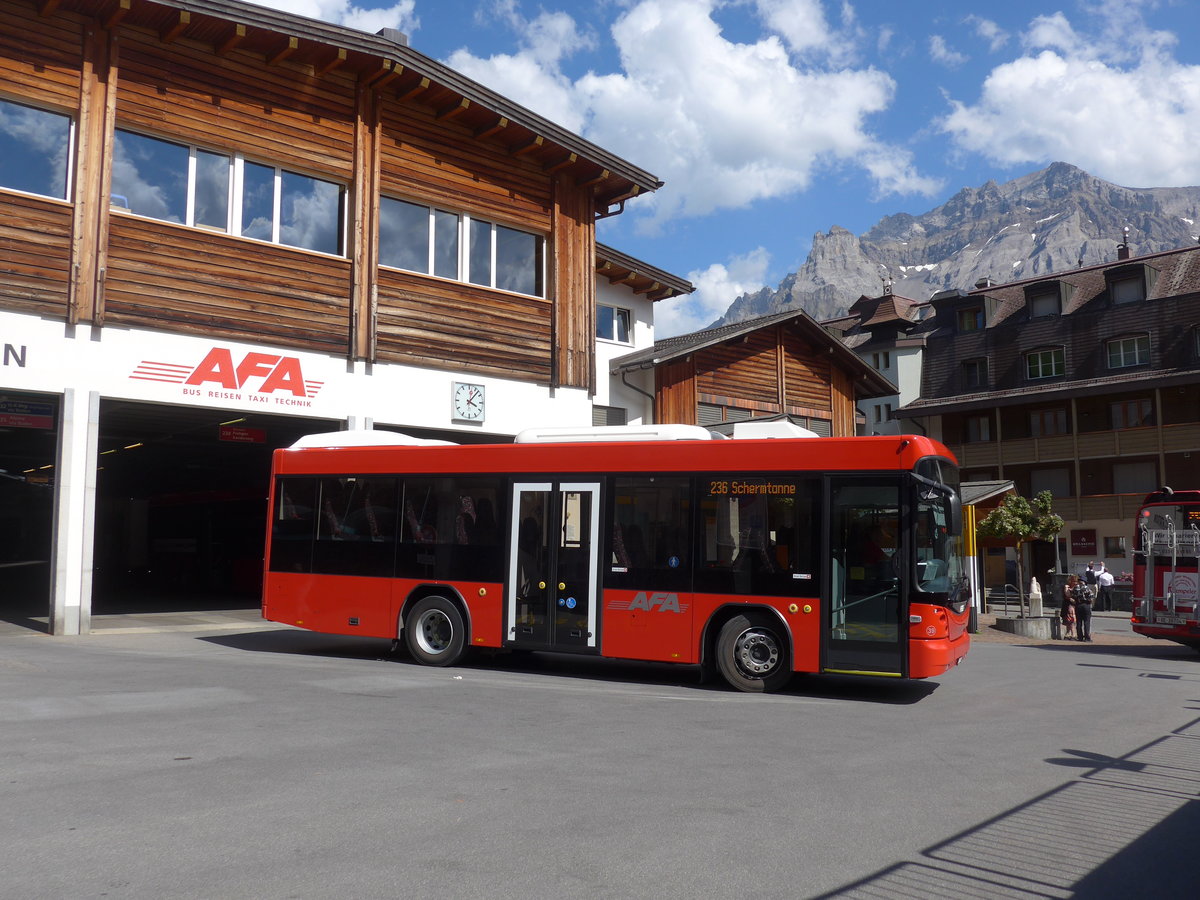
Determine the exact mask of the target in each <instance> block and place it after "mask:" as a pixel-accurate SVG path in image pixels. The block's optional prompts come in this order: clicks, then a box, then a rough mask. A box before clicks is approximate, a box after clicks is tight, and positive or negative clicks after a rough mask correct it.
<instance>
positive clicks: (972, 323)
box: [957, 306, 983, 331]
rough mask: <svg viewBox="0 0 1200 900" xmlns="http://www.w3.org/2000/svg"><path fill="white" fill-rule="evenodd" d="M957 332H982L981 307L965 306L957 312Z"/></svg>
mask: <svg viewBox="0 0 1200 900" xmlns="http://www.w3.org/2000/svg"><path fill="white" fill-rule="evenodd" d="M957 321H958V330H959V331H982V330H983V307H982V306H967V307H964V308H963V309H960V310H959V311H958V318H957Z"/></svg>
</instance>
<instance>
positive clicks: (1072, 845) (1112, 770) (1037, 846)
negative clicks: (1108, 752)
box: [818, 719, 1200, 900]
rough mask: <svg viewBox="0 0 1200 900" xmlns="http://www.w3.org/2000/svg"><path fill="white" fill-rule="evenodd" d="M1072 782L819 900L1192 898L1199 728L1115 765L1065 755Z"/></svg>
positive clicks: (1199, 823) (1198, 821)
mask: <svg viewBox="0 0 1200 900" xmlns="http://www.w3.org/2000/svg"><path fill="white" fill-rule="evenodd" d="M1063 753H1064V754H1065V755H1064V756H1062V757H1057V758H1053V759H1049V760H1046V762H1048V763H1050V764H1052V765H1058V766H1063V767H1065V768H1071V769H1081V770H1084V773H1083V774H1082V775H1081V776H1080V778H1079V779H1078V780H1075V781H1070V782H1068V783H1066V784H1064V785H1062V786H1061V787H1058V788H1055V789H1054V790H1051V791H1048V792H1047V793H1045V794H1043V795H1041V796H1040V797H1036V798H1034V799H1033V800H1030V801H1029V802H1027V803H1022V804H1021V805H1019V806H1016V807H1014V808H1013V809H1011V810H1009V811H1008V812H1005V813H1003V814H1002V815H999V816H996V817H995V818H993V819H990V820H988V821H986V822H983V823H982V824H980V825H977V826H976V827H974V828H971V829H969V830H967V831H964V832H962V833H960V834H958V835H956V836H954V837H952V838H950V839H949V840H947V841H944V842H942V843H938V844H934V845H933V846H932V847H929V848H928V849H926V850H925V851H923V853H922V857H923V859H922V860H921V861H920V862H901V863H897V864H896V865H893V866H889V867H888V868H886V869H883V870H882V871H880V872H878V873H876V874H875V875H872V876H871V877H869V878H864V879H862V880H861V881H857V882H855V883H853V884H850V885H847V886H846V887H844V888H841V889H840V890H838V891H835V892H833V893H829V894H822V895H821V896H820V898H818V900H823V898H834V897H837V898H856V897H861V898H868V897H871V898H875V897H899V896H912V897H917V896H920V897H922V898H940V897H947V898H949V897H989V898H992V897H999V898H1045V897H1082V898H1093V897H1094V898H1108V897H1113V898H1118V897H1119V898H1126V897H1192V896H1195V890H1196V880H1195V862H1194V858H1193V857H1192V856H1191V854H1190V852H1181V849H1182V848H1190V847H1191V846H1193V845H1194V842H1195V836H1196V834H1198V833H1200V801H1197V799H1196V797H1197V795H1198V793H1200V719H1196V720H1193V721H1191V722H1189V723H1188V724H1186V725H1184V726H1183V727H1181V728H1178V729H1176V730H1175V731H1173V732H1171V733H1170V734H1167V735H1165V736H1164V737H1162V738H1159V739H1158V740H1155V741H1151V742H1150V743H1148V744H1146V745H1144V746H1142V747H1139V748H1138V749H1136V750H1134V751H1132V752H1131V753H1128V754H1126V755H1125V756H1123V757H1120V758H1113V757H1109V756H1105V755H1103V754H1098V753H1092V752H1090V751H1087V750H1076V749H1064V750H1063Z"/></svg>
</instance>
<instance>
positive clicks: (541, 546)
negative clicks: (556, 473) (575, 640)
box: [513, 490, 551, 640]
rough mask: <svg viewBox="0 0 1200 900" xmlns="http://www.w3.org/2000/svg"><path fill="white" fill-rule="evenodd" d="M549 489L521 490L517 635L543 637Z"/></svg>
mask: <svg viewBox="0 0 1200 900" xmlns="http://www.w3.org/2000/svg"><path fill="white" fill-rule="evenodd" d="M550 496H551V494H550V491H548V490H547V491H522V492H521V493H520V502H519V504H518V508H517V513H516V518H517V522H518V523H519V524H518V525H517V591H516V616H515V619H514V623H513V624H514V625H515V626H516V637H517V638H518V639H521V638H530V639H539V640H544V639H545V637H544V634H545V631H546V613H547V606H548V603H547V599H546V598H547V597H548V596H549V595H548V593H547V591H548V590H549V588H550V572H549V567H548V565H547V563H548V562H549V558H550V550H549V547H548V546H547V543H548V542H547V540H546V523H547V521H548V520H549V511H550Z"/></svg>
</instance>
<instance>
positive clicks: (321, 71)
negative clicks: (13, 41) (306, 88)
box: [314, 47, 346, 75]
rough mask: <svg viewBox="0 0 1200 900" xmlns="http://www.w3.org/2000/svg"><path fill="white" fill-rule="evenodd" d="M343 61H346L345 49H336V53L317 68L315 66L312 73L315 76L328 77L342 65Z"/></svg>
mask: <svg viewBox="0 0 1200 900" xmlns="http://www.w3.org/2000/svg"><path fill="white" fill-rule="evenodd" d="M345 61H346V48H345V47H338V49H337V53H335V54H333V56H331V57H329V59H327V60H325V62H323V63H321V64H320V65H319V66H317V67H316V69H315V70H314V71H315V72H316V74H317V75H328V74H329V73H330V72H332V71H333V70H334V69H336V68H337V67H338V66H340V65H342V63H344V62H345Z"/></svg>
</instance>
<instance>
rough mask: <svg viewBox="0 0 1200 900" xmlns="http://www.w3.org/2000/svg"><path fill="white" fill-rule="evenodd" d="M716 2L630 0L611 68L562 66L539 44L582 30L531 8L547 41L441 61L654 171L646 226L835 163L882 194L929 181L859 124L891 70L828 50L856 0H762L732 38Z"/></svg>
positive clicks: (791, 185)
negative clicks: (833, 11) (657, 180)
mask: <svg viewBox="0 0 1200 900" xmlns="http://www.w3.org/2000/svg"><path fill="white" fill-rule="evenodd" d="M717 5H718V0H638V2H635V3H633V4H632V5H631V6H629V7H628V9H626V10H625V11H624V12H623V13H622V14H621V16H620V17H619V18H618V19H617V20H616V21H615V22H614V24H613V26H612V32H611V33H612V40H613V42H614V43H615V45H616V48H617V50H618V51H619V54H620V61H621V63H620V70H619V71H616V72H609V73H595V72H589V73H588V74H586V75H584V76H583V77H581V78H580V79H578V80H572V79H570V78H568V77H566V76H565V75H564V74H563V72H562V70H561V68H560V67H559V65H558V63H559V61H560V60H561V59H562V58H563V56H565V55H566V51H565V50H562V49H560V50H559V52H558V55H556V54H555V53H554V52H552V51H550V50H548V49H547V46H546V45H547V44H549V45H550V46H553V43H554V41H553V39H552V38H555V37H557V39H558V40H559V41H560V44H559V47H560V48H562V47H564V46H566V47H569V46H574V45H575V43H577V40H576V39H577V35H578V32H577V29H575V28H574V26H573V24H571V23H570V22H569V18H568V17H566V16H564V14H562V13H555V14H546V13H543V14H542V16H539V17H538V19H535V20H534V24H537V25H538V26H539V28H535V29H534V30H533V32H532V33H533V34H534V36H537V35H541V36H542V37H544V38H546V39H547V40H546V41H544V42H543V43H542V44H538V43H537V42H536V41H535V40H534V38H532V37H525V38H524V45H523V46H522V48H521V49H520V50H519V51H518V52H517V53H515V54H500V55H496V56H492V57H489V58H486V59H484V58H479V57H476V56H473V55H472V54H471V53H470V52H468V51H467V50H459V51H457V52H456V53H454V54H453V55H452V56H451V58H450V60H449V63H450V65H452V66H454V68H456V69H458V70H459V71H462V72H463V73H464V74H466V75H468V76H470V77H472V78H474V79H476V80H477V81H480V82H482V83H484V84H487V85H488V86H489V87H492V88H493V89H495V90H497V91H500V92H501V93H503V94H505V95H507V96H510V97H512V98H513V99H514V100H516V101H518V102H519V103H522V104H524V105H525V106H528V107H529V108H531V109H533V110H535V111H536V112H538V113H540V114H541V115H544V116H546V117H547V118H550V119H552V120H554V121H557V122H559V123H560V124H562V125H564V126H566V127H568V128H571V129H572V130H576V131H579V132H580V133H582V134H584V135H585V136H586V137H588V138H589V139H590V140H593V141H595V142H596V143H598V144H599V145H600V146H603V147H606V148H608V149H610V150H612V151H614V152H616V153H618V154H620V155H622V156H624V157H626V158H627V159H630V160H631V161H632V162H634V163H636V164H638V165H640V166H642V167H643V168H646V169H648V170H650V171H652V172H654V173H655V174H656V175H658V176H660V177H662V178H663V179H664V180H665V181H666V182H667V187H666V188H665V189H663V190H660V191H659V192H658V193H657V194H656V195H653V196H651V197H649V198H646V199H642V200H639V202H638V203H637V204H636V205H635V206H633V207H631V210H632V211H634V212H635V213H637V214H639V215H640V216H641V217H642V225H643V227H644V228H647V229H650V230H653V229H654V228H657V227H659V226H661V225H662V224H663V223H664V222H666V221H669V220H670V219H671V218H674V217H678V216H703V215H707V214H709V213H712V212H714V211H716V210H719V209H730V208H740V207H745V206H748V205H750V204H751V203H753V202H755V201H757V200H761V199H765V198H773V197H780V196H786V195H788V194H791V193H794V192H797V191H800V190H803V189H805V188H806V187H808V185H809V184H810V183H811V181H812V179H813V178H814V176H816V175H817V174H818V173H819V172H822V171H827V170H829V169H832V168H838V167H845V166H862V167H863V168H865V169H866V171H867V172H868V173H869V174H870V175H871V176H872V177H873V178H874V180H875V190H876V192H877V194H878V195H880V196H883V195H887V194H891V193H910V192H913V191H914V190H916V191H930V190H931V189H933V188H934V187H935V185H934V184H933V182H932V181H931V180H930V179H926V178H922V177H921V176H919V174H917V173H916V172H915V171H914V170H913V164H912V157H911V155H910V154H908V153H907V151H905V150H903V149H902V148H898V147H895V146H891V145H888V144H886V143H884V142H882V141H880V140H879V139H878V138H877V137H876V136H875V135H874V134H873V133H872V131H871V130H870V128H869V125H868V123H867V120H868V118H869V117H870V116H871V115H872V114H875V113H878V112H881V111H883V110H885V109H887V108H888V106H889V105H890V104H891V102H892V99H893V94H894V91H895V83H894V82H893V80H892V79H891V78H890V77H889V76H888V75H887V74H886V73H884V72H881V71H879V70H877V69H874V68H872V67H865V68H857V69H855V68H849V67H846V66H844V65H841V64H835V62H834V61H835V60H841V59H843V58H844V57H845V56H846V53H847V47H848V46H849V42H850V40H851V38H850V36H851V35H853V34H854V33H855V27H856V26H855V25H854V18H853V11H852V9H851V8H850V7H848V6H845V7H843V11H842V20H841V21H842V24H841V26H840V28H839V29H836V30H835V29H833V28H831V27H830V26H829V24H828V22H827V21H826V19H825V17H824V15H823V10H822V7H821V5H820V4H819V3H817V2H816V0H792V2H784V0H758V6H757V8H758V10H759V12H760V15H761V16H762V18H763V19H764V21H766V22H767V23H768V24H769V25H770V26H771V27H772V28H775V29H778V32H777V33H775V32H772V33H764V34H762V35H761V36H760V37H759V38H758V39H757V40H755V41H753V42H737V41H731V40H729V39H728V38H726V37H725V35H724V34H723V33H722V31H721V28H720V26H719V25H718V23H717V22H716V20H715V19H714V17H713V13H714V10H715V9H716V7H717ZM551 16H552V17H553V21H549V17H551ZM806 29H811V30H806ZM789 48H792V49H795V50H803V52H804V58H805V59H814V58H816V57H818V56H821V54H822V53H823V54H824V55H825V58H827V59H828V60H829V65H827V66H819V65H816V64H811V63H800V62H798V61H797V60H796V59H794V58H793V57H792V55H791V54H790V53H789Z"/></svg>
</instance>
